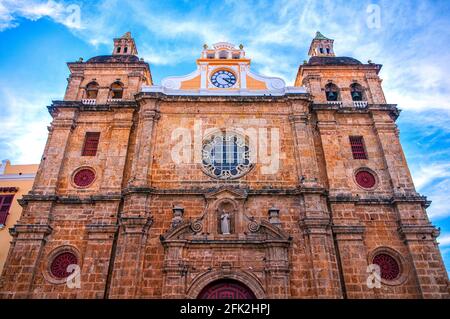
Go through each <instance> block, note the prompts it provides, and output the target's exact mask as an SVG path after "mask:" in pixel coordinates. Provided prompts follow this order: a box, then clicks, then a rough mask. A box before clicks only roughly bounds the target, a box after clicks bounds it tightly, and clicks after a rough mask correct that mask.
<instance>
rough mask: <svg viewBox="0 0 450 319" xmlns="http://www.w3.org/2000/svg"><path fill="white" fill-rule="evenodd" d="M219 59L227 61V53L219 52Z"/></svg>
mask: <svg viewBox="0 0 450 319" xmlns="http://www.w3.org/2000/svg"><path fill="white" fill-rule="evenodd" d="M219 59H228V52H227V51H220V52H219Z"/></svg>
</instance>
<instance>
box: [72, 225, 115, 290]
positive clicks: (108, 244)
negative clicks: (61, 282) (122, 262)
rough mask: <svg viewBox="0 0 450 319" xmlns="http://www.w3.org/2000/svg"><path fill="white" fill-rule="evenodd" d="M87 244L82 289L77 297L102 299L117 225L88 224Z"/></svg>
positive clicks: (82, 271)
mask: <svg viewBox="0 0 450 319" xmlns="http://www.w3.org/2000/svg"><path fill="white" fill-rule="evenodd" d="M86 230H87V245H86V249H85V252H84V256H83V266H82V269H81V289H80V290H79V292H78V293H77V298H86V299H102V298H104V297H105V290H106V284H107V282H106V281H107V278H108V270H109V265H110V261H111V250H112V246H113V241H114V234H115V232H116V231H117V226H116V225H105V224H90V225H87V226H86Z"/></svg>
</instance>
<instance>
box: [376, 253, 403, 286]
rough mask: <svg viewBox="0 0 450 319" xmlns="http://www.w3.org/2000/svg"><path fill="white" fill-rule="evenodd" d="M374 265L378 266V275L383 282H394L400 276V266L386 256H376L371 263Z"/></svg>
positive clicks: (390, 257)
mask: <svg viewBox="0 0 450 319" xmlns="http://www.w3.org/2000/svg"><path fill="white" fill-rule="evenodd" d="M372 262H373V263H374V264H375V265H378V266H380V272H381V273H380V275H381V278H382V279H384V280H394V279H397V278H398V276H399V275H400V266H399V265H398V263H397V261H396V260H395V259H394V258H393V257H392V256H390V255H388V254H378V255H376V256H375V257H374V258H373V261H372Z"/></svg>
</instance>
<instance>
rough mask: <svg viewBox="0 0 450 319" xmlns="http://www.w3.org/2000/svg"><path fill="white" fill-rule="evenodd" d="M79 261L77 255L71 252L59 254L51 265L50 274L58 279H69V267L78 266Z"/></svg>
mask: <svg viewBox="0 0 450 319" xmlns="http://www.w3.org/2000/svg"><path fill="white" fill-rule="evenodd" d="M77 264H78V259H77V256H75V254H73V253H71V252H64V253H61V254H58V255H57V256H56V257H55V258H53V261H52V263H51V265H50V273H51V274H52V276H53V277H55V278H58V279H64V278H67V277H68V276H69V275H70V274H71V273H69V272H67V267H69V265H77Z"/></svg>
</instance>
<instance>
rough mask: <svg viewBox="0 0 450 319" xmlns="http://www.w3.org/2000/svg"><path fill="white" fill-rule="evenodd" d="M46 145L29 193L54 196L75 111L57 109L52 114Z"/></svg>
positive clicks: (72, 126) (73, 123) (73, 124)
mask: <svg viewBox="0 0 450 319" xmlns="http://www.w3.org/2000/svg"><path fill="white" fill-rule="evenodd" d="M52 116H53V122H52V124H51V126H50V128H49V131H50V133H49V136H48V140H47V145H46V147H45V150H44V156H43V157H42V161H41V164H40V166H39V170H38V173H37V175H36V179H35V182H34V187H33V190H32V192H31V193H33V194H42V195H54V194H55V193H56V188H57V184H58V179H59V174H60V171H61V168H62V165H63V160H64V155H65V154H66V149H67V146H68V143H69V137H70V134H71V133H72V130H73V129H74V128H75V123H76V118H77V110H76V109H58V110H56V111H54V112H53V114H52Z"/></svg>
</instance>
